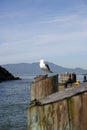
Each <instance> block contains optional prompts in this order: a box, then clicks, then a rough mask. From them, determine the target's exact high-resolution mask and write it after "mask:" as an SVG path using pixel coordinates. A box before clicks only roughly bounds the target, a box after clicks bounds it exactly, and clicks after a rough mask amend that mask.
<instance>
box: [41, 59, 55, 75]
mask: <svg viewBox="0 0 87 130" xmlns="http://www.w3.org/2000/svg"><path fill="white" fill-rule="evenodd" d="M40 68H41V69H42V70H43V71H46V72H49V73H53V72H52V71H51V70H50V67H49V66H48V64H45V63H44V60H43V59H42V60H40Z"/></svg>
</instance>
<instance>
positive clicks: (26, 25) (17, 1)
mask: <svg viewBox="0 0 87 130" xmlns="http://www.w3.org/2000/svg"><path fill="white" fill-rule="evenodd" d="M86 57H87V0H0V65H2V64H8V63H32V62H38V61H39V60H40V59H44V60H46V61H49V62H53V63H55V64H57V65H60V66H63V67H68V68H76V67H81V68H84V69H87V60H86Z"/></svg>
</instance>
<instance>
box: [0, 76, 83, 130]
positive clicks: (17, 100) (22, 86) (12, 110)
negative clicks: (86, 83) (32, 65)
mask: <svg viewBox="0 0 87 130" xmlns="http://www.w3.org/2000/svg"><path fill="white" fill-rule="evenodd" d="M20 77H21V78H22V80H15V81H7V82H2V83H0V130H27V109H26V108H27V106H28V104H29V102H30V91H29V89H30V84H31V82H32V80H33V78H34V76H28V75H22V76H21V75H20ZM77 79H79V80H80V81H81V82H82V80H83V76H82V75H78V76H77Z"/></svg>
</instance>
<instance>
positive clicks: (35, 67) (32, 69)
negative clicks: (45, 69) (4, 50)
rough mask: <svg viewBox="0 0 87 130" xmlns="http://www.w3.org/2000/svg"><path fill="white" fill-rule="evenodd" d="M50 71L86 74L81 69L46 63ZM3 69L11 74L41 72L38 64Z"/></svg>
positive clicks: (15, 65) (7, 66)
mask: <svg viewBox="0 0 87 130" xmlns="http://www.w3.org/2000/svg"><path fill="white" fill-rule="evenodd" d="M46 63H47V64H48V65H49V66H50V68H51V70H52V71H53V72H54V73H58V74H60V73H65V72H75V73H77V74H83V73H87V70H84V69H81V68H75V69H72V68H64V67H61V66H58V65H55V64H53V63H49V62H46ZM3 67H4V68H6V69H7V70H8V71H10V72H11V73H13V74H30V75H34V74H36V75H37V74H41V73H42V70H41V69H40V67H39V63H20V64H6V65H3Z"/></svg>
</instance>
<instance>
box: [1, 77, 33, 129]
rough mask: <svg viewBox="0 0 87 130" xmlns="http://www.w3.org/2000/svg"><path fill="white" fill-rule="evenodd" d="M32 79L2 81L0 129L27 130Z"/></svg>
mask: <svg viewBox="0 0 87 130" xmlns="http://www.w3.org/2000/svg"><path fill="white" fill-rule="evenodd" d="M31 82H32V79H31V78H30V79H26V78H24V79H22V80H15V81H7V82H2V83H0V130H27V109H26V108H27V106H28V104H29V100H30V92H29V88H30V83H31Z"/></svg>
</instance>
